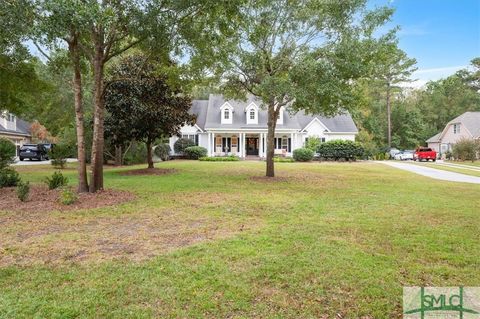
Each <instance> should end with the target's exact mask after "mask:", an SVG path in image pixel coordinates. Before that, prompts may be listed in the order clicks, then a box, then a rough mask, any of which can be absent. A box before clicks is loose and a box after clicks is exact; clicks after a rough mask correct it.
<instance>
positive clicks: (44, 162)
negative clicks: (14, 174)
mask: <svg viewBox="0 0 480 319" xmlns="http://www.w3.org/2000/svg"><path fill="white" fill-rule="evenodd" d="M76 161H77V159H76V158H67V163H73V162H76ZM50 164H52V161H41V162H40V161H31V160H24V161H22V162H20V161H19V160H17V161H15V163H14V164H12V165H14V166H29V165H50Z"/></svg>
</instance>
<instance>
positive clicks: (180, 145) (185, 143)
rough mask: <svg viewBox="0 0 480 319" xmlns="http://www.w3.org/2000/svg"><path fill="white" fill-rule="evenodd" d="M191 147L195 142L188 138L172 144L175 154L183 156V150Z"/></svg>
mask: <svg viewBox="0 0 480 319" xmlns="http://www.w3.org/2000/svg"><path fill="white" fill-rule="evenodd" d="M191 146H195V142H194V141H192V140H191V139H188V138H179V139H178V140H177V141H176V142H175V144H173V150H174V151H175V153H177V154H185V149H186V148H188V147H191Z"/></svg>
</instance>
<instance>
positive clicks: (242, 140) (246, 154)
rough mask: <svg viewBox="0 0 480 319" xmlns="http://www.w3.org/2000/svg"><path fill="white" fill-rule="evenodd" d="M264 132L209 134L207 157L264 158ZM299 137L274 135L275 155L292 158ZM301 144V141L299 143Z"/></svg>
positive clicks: (289, 134)
mask: <svg viewBox="0 0 480 319" xmlns="http://www.w3.org/2000/svg"><path fill="white" fill-rule="evenodd" d="M266 138H267V133H266V132H238V133H232V132H209V133H208V147H207V150H208V156H238V157H241V158H245V159H253V158H255V159H259V158H265V157H266ZM300 138H301V136H300V135H299V134H297V133H291V132H289V133H281V132H280V133H277V134H275V155H279V156H292V151H293V149H294V148H295V145H297V144H298V143H299V139H300ZM300 142H301V143H302V144H303V141H300Z"/></svg>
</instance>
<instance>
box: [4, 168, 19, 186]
mask: <svg viewBox="0 0 480 319" xmlns="http://www.w3.org/2000/svg"><path fill="white" fill-rule="evenodd" d="M18 183H20V176H19V175H18V173H17V171H16V170H14V169H13V168H12V167H8V166H7V167H4V168H2V169H0V188H2V187H14V186H17V185H18Z"/></svg>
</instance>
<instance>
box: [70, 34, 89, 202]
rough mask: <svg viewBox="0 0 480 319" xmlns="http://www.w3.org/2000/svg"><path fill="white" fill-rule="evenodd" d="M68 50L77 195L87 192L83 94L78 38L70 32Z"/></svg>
mask: <svg viewBox="0 0 480 319" xmlns="http://www.w3.org/2000/svg"><path fill="white" fill-rule="evenodd" d="M68 49H69V51H70V56H71V59H72V62H73V70H74V72H73V90H74V97H75V124H76V131H77V157H78V167H77V171H78V188H77V191H78V192H79V193H85V192H88V179H87V159H86V153H85V121H84V117H83V101H82V99H83V92H82V73H81V70H80V53H79V48H78V36H77V34H75V33H74V32H72V38H71V40H70V41H69V42H68Z"/></svg>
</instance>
